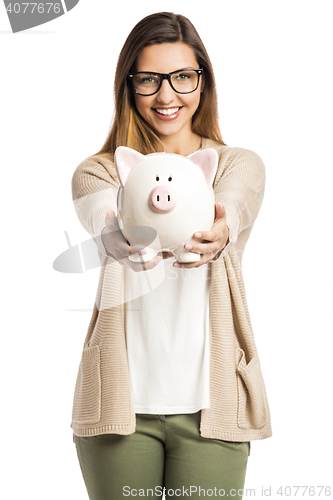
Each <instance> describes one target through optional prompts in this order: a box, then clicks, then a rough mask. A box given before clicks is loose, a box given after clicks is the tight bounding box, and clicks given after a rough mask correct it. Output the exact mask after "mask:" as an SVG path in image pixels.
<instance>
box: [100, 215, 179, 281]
mask: <svg viewBox="0 0 333 500" xmlns="http://www.w3.org/2000/svg"><path fill="white" fill-rule="evenodd" d="M101 238H102V242H103V244H104V247H105V249H106V251H107V252H108V253H110V254H111V257H113V258H114V259H116V260H117V261H118V262H119V264H121V265H122V266H125V267H129V268H130V269H133V271H135V272H140V271H148V270H149V269H153V268H154V267H155V266H157V264H158V263H159V262H161V260H163V259H168V258H170V257H173V254H172V253H171V252H161V254H162V255H160V254H159V255H156V257H154V258H153V259H151V260H150V261H148V262H145V263H136V262H132V261H131V260H129V258H128V256H129V255H133V254H135V253H139V254H140V255H144V254H146V253H147V250H145V249H144V248H143V249H142V248H139V247H134V246H130V245H129V244H128V243H127V240H126V239H125V238H124V236H123V234H122V232H121V230H120V228H119V224H118V219H117V217H116V215H115V213H114V212H113V210H108V211H107V213H106V216H105V228H104V229H103V230H102V233H101Z"/></svg>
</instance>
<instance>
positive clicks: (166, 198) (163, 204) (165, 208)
mask: <svg viewBox="0 0 333 500" xmlns="http://www.w3.org/2000/svg"><path fill="white" fill-rule="evenodd" d="M176 204H177V197H176V193H175V192H174V191H173V190H172V189H170V188H168V187H167V186H158V187H156V188H154V189H153V190H152V191H151V192H150V195H149V206H150V208H151V209H152V210H154V212H157V213H159V214H167V213H169V212H171V211H172V210H173V209H174V208H175V206H176Z"/></svg>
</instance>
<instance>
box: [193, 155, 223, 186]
mask: <svg viewBox="0 0 333 500" xmlns="http://www.w3.org/2000/svg"><path fill="white" fill-rule="evenodd" d="M187 158H188V159H189V160H191V161H192V162H193V163H195V164H196V165H198V167H200V168H201V170H202V173H203V174H204V176H205V179H206V182H207V185H208V186H211V185H212V184H213V181H214V178H215V174H216V170H217V164H218V161H219V156H218V154H217V152H216V151H215V149H202V150H200V151H197V152H196V153H193V154H191V155H189V156H188V157H187Z"/></svg>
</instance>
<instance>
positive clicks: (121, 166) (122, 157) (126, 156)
mask: <svg viewBox="0 0 333 500" xmlns="http://www.w3.org/2000/svg"><path fill="white" fill-rule="evenodd" d="M144 158H145V157H144V155H142V154H141V153H138V152H137V151H135V150H134V149H131V148H126V147H125V146H119V148H117V149H116V151H115V153H114V166H115V168H116V172H117V175H118V179H119V181H120V183H121V185H122V186H123V187H124V186H125V184H126V181H127V178H128V174H129V173H130V171H131V170H132V168H134V167H135V166H136V165H137V164H138V163H141V162H142V161H143V160H144Z"/></svg>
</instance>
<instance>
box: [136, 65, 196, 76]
mask: <svg viewBox="0 0 333 500" xmlns="http://www.w3.org/2000/svg"><path fill="white" fill-rule="evenodd" d="M186 69H200V68H193V67H192V66H186V67H185V68H180V69H175V70H174V71H169V73H162V72H161V71H148V70H147V71H146V70H143V71H134V73H154V74H158V75H169V74H170V73H176V72H177V71H184V70H186Z"/></svg>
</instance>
